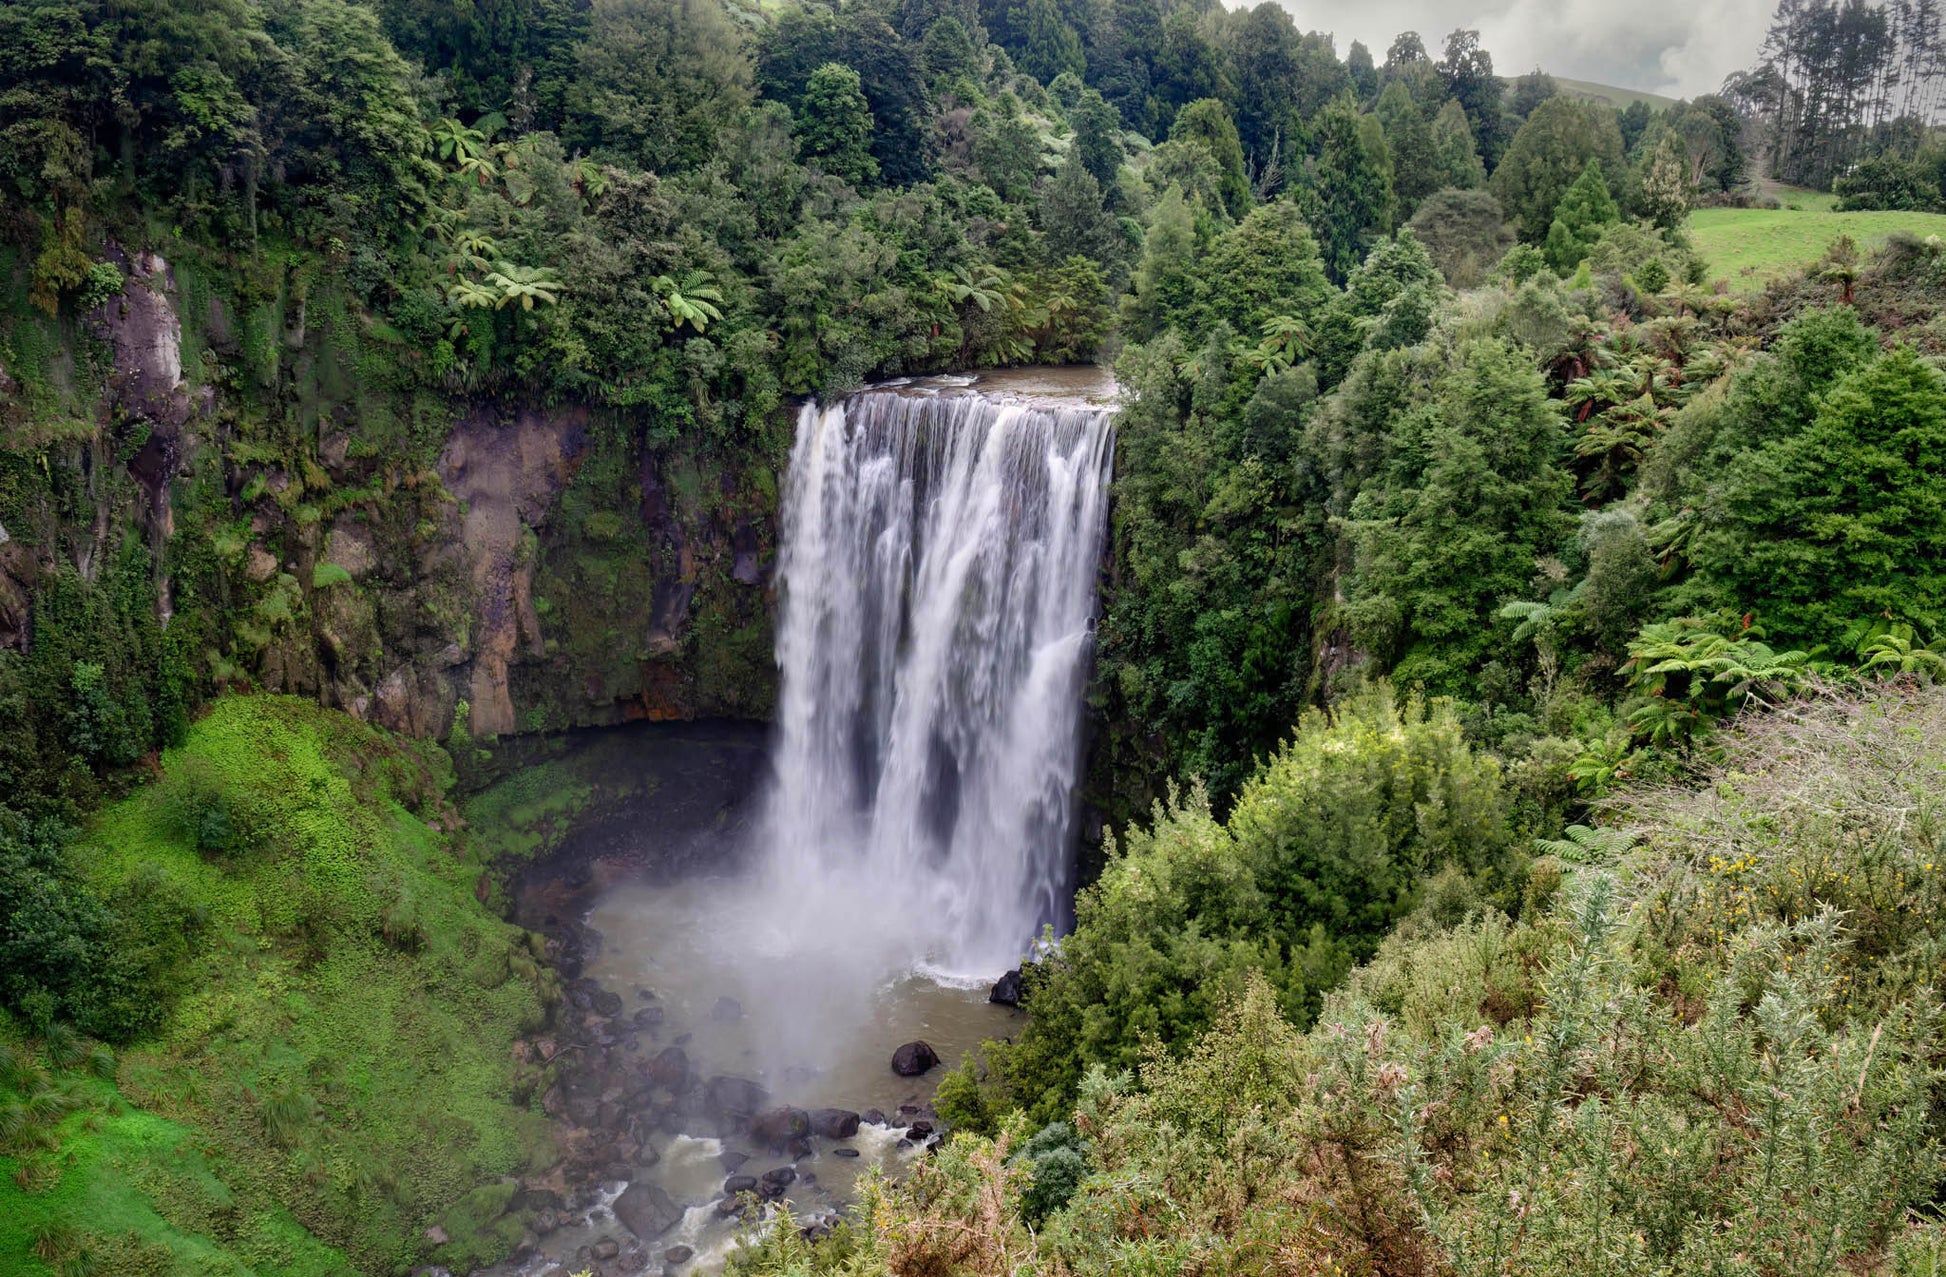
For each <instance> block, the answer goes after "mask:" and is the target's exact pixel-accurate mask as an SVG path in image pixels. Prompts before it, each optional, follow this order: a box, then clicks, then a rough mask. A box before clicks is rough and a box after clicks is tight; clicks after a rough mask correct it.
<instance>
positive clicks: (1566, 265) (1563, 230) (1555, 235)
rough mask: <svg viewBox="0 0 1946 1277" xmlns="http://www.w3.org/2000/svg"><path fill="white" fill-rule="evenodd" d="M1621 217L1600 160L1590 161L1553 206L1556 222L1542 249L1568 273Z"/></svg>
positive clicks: (1552, 263)
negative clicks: (1604, 231)
mask: <svg viewBox="0 0 1946 1277" xmlns="http://www.w3.org/2000/svg"><path fill="white" fill-rule="evenodd" d="M1620 220H1622V215H1621V211H1620V210H1619V209H1617V208H1616V207H1615V198H1614V196H1612V195H1610V194H1609V193H1608V183H1607V182H1605V181H1603V180H1602V176H1601V161H1600V160H1589V161H1588V167H1587V168H1585V169H1583V170H1581V176H1580V177H1578V178H1576V179H1575V182H1574V185H1573V186H1570V187H1569V188H1568V190H1567V193H1566V194H1565V195H1563V196H1562V197H1561V202H1560V203H1559V204H1557V205H1555V206H1554V221H1553V223H1552V224H1551V225H1550V226H1549V227H1548V230H1547V243H1546V244H1545V245H1544V246H1543V249H1542V251H1543V252H1545V253H1546V254H1547V264H1548V265H1550V266H1552V267H1553V268H1554V270H1555V271H1556V273H1558V274H1562V275H1565V274H1567V273H1568V272H1569V271H1571V270H1573V269H1574V268H1575V267H1577V266H1579V265H1581V263H1582V262H1583V261H1585V260H1587V257H1588V254H1589V253H1590V252H1592V251H1593V250H1594V247H1595V241H1597V240H1599V239H1600V238H1601V233H1602V231H1603V230H1604V229H1605V228H1607V227H1609V226H1613V225H1614V224H1615V223H1616V222H1619V221H1620Z"/></svg>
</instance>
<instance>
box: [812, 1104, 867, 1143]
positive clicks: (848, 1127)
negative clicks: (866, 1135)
mask: <svg viewBox="0 0 1946 1277" xmlns="http://www.w3.org/2000/svg"><path fill="white" fill-rule="evenodd" d="M811 1134H813V1135H821V1136H823V1137H824V1138H825V1139H828V1140H848V1139H850V1138H851V1137H852V1136H854V1135H856V1134H858V1114H856V1113H854V1112H852V1111H851V1110H850V1109H812V1110H811Z"/></svg>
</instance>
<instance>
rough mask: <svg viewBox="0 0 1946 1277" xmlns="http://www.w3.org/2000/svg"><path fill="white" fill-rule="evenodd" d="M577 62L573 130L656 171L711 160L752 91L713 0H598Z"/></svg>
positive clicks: (572, 137)
mask: <svg viewBox="0 0 1946 1277" xmlns="http://www.w3.org/2000/svg"><path fill="white" fill-rule="evenodd" d="M575 62H576V66H577V68H578V72H579V73H578V74H577V75H576V77H575V78H574V80H573V81H572V82H571V83H570V84H569V86H568V90H567V102H568V109H569V110H570V111H571V112H572V113H573V114H574V115H575V116H576V117H577V121H578V122H577V123H575V124H573V125H571V126H570V128H569V131H568V138H567V140H568V141H569V142H570V143H571V144H574V145H578V146H584V147H588V148H590V149H595V148H609V149H612V150H615V151H617V152H619V153H621V154H622V155H624V156H626V157H627V158H628V159H630V160H631V161H633V162H634V163H637V164H640V165H642V166H643V167H645V168H648V169H650V170H652V171H655V172H660V173H678V172H682V171H684V170H685V169H689V168H693V167H695V166H697V165H699V164H701V163H703V162H704V161H705V160H707V159H708V158H709V154H710V151H711V149H712V148H713V147H714V145H715V142H716V132H717V130H718V129H719V128H721V127H723V125H724V124H726V123H728V122H729V121H731V120H733V119H735V118H736V115H737V113H738V111H740V110H741V109H742V107H743V106H744V105H745V104H747V103H748V102H749V100H750V87H749V86H750V66H749V62H748V60H747V58H746V57H745V55H744V53H743V50H742V46H741V43H740V42H739V40H738V39H737V35H736V32H735V30H734V29H732V28H731V26H730V24H729V19H728V18H727V17H725V16H724V13H723V9H722V7H721V6H720V5H718V4H716V3H713V0H675V2H674V3H672V2H671V0H595V4H594V7H593V8H592V9H591V10H590V12H589V20H588V37H587V39H585V40H583V41H582V42H581V43H580V44H579V45H578V46H577V47H576V49H575ZM806 70H807V73H808V70H809V68H806Z"/></svg>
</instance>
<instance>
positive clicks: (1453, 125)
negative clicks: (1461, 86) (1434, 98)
mask: <svg viewBox="0 0 1946 1277" xmlns="http://www.w3.org/2000/svg"><path fill="white" fill-rule="evenodd" d="M1432 144H1433V149H1434V150H1435V151H1436V152H1438V155H1439V185H1440V188H1441V189H1444V188H1446V187H1453V188H1456V189H1458V190H1462V191H1471V190H1477V189H1479V188H1480V187H1482V186H1485V185H1486V180H1487V169H1486V165H1485V164H1483V163H1481V162H1480V148H1479V147H1478V146H1476V145H1475V144H1474V141H1473V126H1472V125H1471V124H1470V123H1468V121H1467V118H1466V111H1465V110H1464V109H1463V108H1462V107H1461V106H1460V104H1459V103H1457V102H1454V101H1451V100H1449V101H1447V103H1446V105H1444V106H1442V107H1440V108H1439V114H1438V115H1437V116H1435V117H1434V118H1433V122H1432Z"/></svg>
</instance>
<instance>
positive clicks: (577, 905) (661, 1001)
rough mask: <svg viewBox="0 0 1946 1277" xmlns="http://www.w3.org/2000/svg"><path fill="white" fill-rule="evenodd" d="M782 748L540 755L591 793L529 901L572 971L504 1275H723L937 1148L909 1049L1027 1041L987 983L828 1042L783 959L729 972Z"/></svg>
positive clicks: (550, 1039)
mask: <svg viewBox="0 0 1946 1277" xmlns="http://www.w3.org/2000/svg"><path fill="white" fill-rule="evenodd" d="M762 743H763V734H762V731H761V729H756V728H751V727H747V726H746V725H743V724H687V725H676V724H670V725H639V726H634V727H629V728H622V729H614V730H612V731H606V732H596V733H587V734H583V735H582V736H581V737H579V738H577V739H575V740H572V741H569V742H566V743H565V744H564V745H563V746H562V747H561V748H559V749H557V750H555V751H553V752H552V754H551V756H550V757H548V758H547V759H546V761H545V762H544V763H540V764H538V765H539V766H544V767H546V768H547V769H548V770H547V771H546V772H545V776H546V778H547V780H548V787H549V789H550V790H555V789H561V788H565V789H566V790H570V791H572V792H573V793H575V794H577V795H579V801H577V802H576V803H574V804H572V805H569V806H566V807H561V806H559V805H556V806H552V807H550V806H548V805H547V804H545V803H543V804H540V806H541V807H544V808H546V810H547V811H548V813H549V814H548V816H547V817H546V821H545V823H546V825H547V827H546V828H545V829H544V830H541V831H539V833H542V834H544V835H545V836H544V837H541V838H540V843H541V847H542V850H541V852H540V854H539V855H538V856H537V858H536V859H535V860H534V861H533V862H532V863H531V864H529V865H527V866H526V867H525V868H524V869H522V870H521V871H520V872H519V873H518V874H517V875H515V877H514V882H515V890H514V895H513V899H512V901H511V902H510V903H511V908H512V911H513V913H514V916H515V918H516V920H518V921H519V922H520V923H521V924H522V925H524V926H526V927H528V928H529V929H530V930H533V931H537V932H539V933H541V934H543V935H545V936H546V937H547V951H548V954H549V956H550V958H551V959H552V961H553V963H554V965H555V967H556V969H557V971H558V972H559V974H560V976H561V990H562V992H561V997H560V999H559V1001H558V1003H557V1004H556V1006H555V1008H554V1012H553V1015H552V1017H551V1019H550V1022H549V1024H548V1027H547V1028H546V1029H545V1030H544V1031H543V1032H540V1033H537V1034H535V1035H533V1036H532V1037H530V1038H528V1039H525V1040H523V1041H522V1042H521V1043H520V1045H519V1047H518V1050H519V1051H520V1052H521V1054H522V1055H523V1058H524V1061H525V1062H526V1063H528V1064H529V1065H531V1066H533V1067H535V1068H537V1069H539V1070H541V1071H542V1074H543V1076H544V1077H545V1078H546V1079H547V1082H546V1085H545V1086H544V1088H543V1089H542V1090H541V1091H540V1098H539V1103H540V1107H541V1109H542V1110H543V1111H544V1112H545V1113H546V1114H547V1116H548V1117H549V1118H550V1119H551V1120H552V1122H553V1123H554V1127H555V1131H556V1142H557V1146H558V1148H559V1149H560V1153H561V1156H560V1158H559V1160H558V1161H557V1162H556V1163H555V1164H554V1165H552V1166H551V1167H548V1168H547V1169H546V1170H545V1171H542V1172H539V1173H535V1174H531V1175H529V1176H527V1177H525V1178H523V1179H521V1180H520V1181H519V1183H518V1184H517V1186H515V1188H514V1191H513V1192H512V1193H511V1194H510V1195H508V1196H507V1197H506V1202H505V1212H504V1214H503V1216H502V1217H501V1219H500V1220H499V1222H498V1224H497V1227H498V1228H499V1229H500V1230H501V1231H502V1232H503V1233H504V1234H505V1235H507V1236H508V1237H509V1240H511V1241H513V1242H514V1253H513V1255H512V1256H511V1258H510V1259H509V1260H508V1261H506V1262H505V1263H503V1264H501V1265H498V1266H496V1267H495V1268H493V1269H491V1270H488V1272H489V1274H491V1277H542V1275H543V1274H548V1273H556V1272H559V1273H568V1272H580V1271H582V1270H587V1271H590V1272H592V1273H594V1274H596V1277H617V1275H619V1274H635V1273H642V1272H669V1273H685V1274H686V1273H690V1272H708V1271H713V1270H715V1269H716V1268H718V1267H720V1266H721V1264H722V1263H723V1261H724V1258H725V1256H726V1255H727V1253H728V1251H729V1250H730V1249H731V1248H732V1247H733V1246H734V1245H735V1244H736V1240H737V1238H738V1236H739V1235H740V1234H742V1233H743V1232H745V1231H747V1229H749V1228H750V1227H752V1226H754V1225H756V1224H757V1223H759V1222H760V1221H762V1220H763V1219H764V1218H765V1217H766V1216H767V1214H768V1213H769V1212H770V1211H771V1210H773V1209H774V1208H775V1207H776V1206H777V1205H778V1204H785V1203H787V1204H788V1205H789V1207H790V1209H791V1211H792V1214H793V1216H794V1218H796V1219H797V1220H798V1221H799V1223H800V1226H802V1227H804V1228H806V1229H807V1230H810V1231H812V1232H816V1231H819V1230H822V1229H826V1228H828V1227H830V1225H831V1224H832V1223H834V1222H835V1221H836V1219H837V1217H838V1213H839V1212H840V1211H841V1210H842V1209H843V1208H844V1207H845V1205H847V1204H848V1202H849V1201H850V1200H851V1197H852V1193H853V1189H854V1185H855V1183H856V1181H857V1180H858V1178H859V1177H860V1176H861V1175H862V1174H864V1173H867V1172H869V1171H873V1170H876V1171H880V1172H882V1173H884V1174H887V1175H890V1176H893V1177H896V1176H898V1175H899V1174H901V1173H902V1172H903V1170H904V1169H905V1168H906V1167H908V1166H909V1165H910V1164H911V1163H912V1161H913V1160H914V1159H916V1158H918V1157H922V1156H924V1155H925V1150H926V1149H927V1148H928V1147H929V1146H930V1145H931V1143H932V1142H933V1141H934V1140H935V1139H936V1138H937V1135H938V1130H937V1118H936V1116H935V1114H934V1113H933V1111H932V1107H931V1097H932V1091H933V1088H934V1086H935V1085H936V1084H937V1080H938V1078H939V1076H940V1074H942V1073H943V1072H944V1071H945V1070H944V1068H943V1067H940V1066H938V1065H934V1066H932V1067H927V1068H922V1069H919V1070H918V1071H917V1072H916V1074H914V1075H912V1076H902V1075H901V1073H900V1072H899V1071H896V1070H895V1066H894V1064H895V1059H894V1057H895V1056H897V1057H899V1063H901V1064H903V1065H905V1066H906V1067H907V1069H908V1070H910V1069H911V1068H913V1066H915V1065H922V1064H926V1063H928V1061H929V1060H930V1059H933V1058H937V1059H939V1060H942V1061H944V1062H945V1064H948V1065H950V1064H951V1063H954V1062H957V1060H958V1059H959V1058H960V1056H961V1054H963V1053H964V1052H965V1051H966V1050H969V1049H971V1048H973V1047H975V1046H977V1044H978V1042H979V1041H980V1040H982V1039H983V1038H986V1037H995V1036H1004V1035H1005V1034H1007V1033H1009V1032H1011V1031H1012V1026H1013V1024H1014V1022H1015V1020H1016V1019H1017V1017H1018V1012H1016V1011H1014V1010H1012V1009H1011V1008H1010V1007H1006V1006H1002V1005H999V1004H996V1003H992V1002H989V1001H988V996H989V995H988V988H987V986H986V985H984V984H981V985H979V986H978V987H970V982H962V983H961V984H959V985H957V986H956V985H954V984H949V983H941V982H939V981H938V980H935V979H930V978H927V977H924V976H919V975H914V976H912V977H911V978H909V979H906V980H902V981H897V982H894V983H892V984H890V985H888V986H887V987H885V988H883V989H881V990H879V992H878V994H877V996H876V997H875V998H874V999H873V1000H872V1003H871V1005H870V1006H867V1007H856V1008H852V1009H851V1011H852V1012H854V1013H852V1014H850V1015H849V1016H848V1018H847V1022H846V1023H845V1024H844V1025H842V1026H839V1027H841V1028H842V1032H840V1033H838V1034H835V1035H832V1036H829V1037H827V1038H824V1039H821V1040H820V1041H819V1042H817V1043H815V1044H812V1045H810V1046H806V1045H805V1044H804V1043H802V1042H796V1043H793V1042H791V1041H790V1039H789V1036H788V1035H781V1034H779V1033H778V1032H777V1031H776V1029H777V1026H776V1024H775V1023H773V1021H774V1019H775V1018H776V1017H775V1015H774V1014H771V1013H768V1012H767V1011H766V1007H768V1006H770V1005H772V1004H771V1003H770V1001H769V1000H768V999H767V997H766V993H765V988H764V985H765V984H766V980H765V978H764V972H765V970H766V967H765V964H764V963H763V962H761V961H759V962H754V963H753V962H748V961H741V960H738V961H725V960H724V955H726V954H731V953H739V952H743V951H747V950H749V949H751V948H753V947H755V948H759V949H760V948H761V945H762V943H763V937H761V936H756V935H748V934H740V933H738V931H737V930H736V927H737V912H736V901H737V891H738V885H739V884H738V879H737V877H736V871H737V868H738V866H739V864H740V857H741V852H742V848H743V845H744V842H745V840H746V835H747V832H748V826H749V817H750V812H751V808H752V805H753V803H754V801H755V797H756V795H757V793H758V792H759V790H760V784H761V772H762V767H761V752H760V751H761V748H762ZM520 781H521V778H520V777H519V776H518V775H517V776H515V777H513V778H512V780H511V781H509V782H506V783H508V784H513V785H518V784H519V783H520ZM529 788H533V786H529ZM486 797H491V795H490V794H489V795H487V796H486ZM536 809H537V808H536V807H535V805H534V804H533V803H531V802H530V803H528V804H527V805H526V806H525V807H522V808H519V809H517V810H519V811H527V812H528V813H529V815H530V816H531V812H532V811H533V810H536ZM472 810H473V811H474V812H475V813H476V818H477V815H478V814H481V813H485V812H488V811H493V812H497V813H499V814H498V815H496V816H495V817H494V818H495V819H499V820H516V821H517V820H518V819H519V817H518V815H517V814H511V815H510V814H509V813H512V812H516V809H515V808H514V807H511V806H509V805H508V804H505V803H501V804H498V805H496V804H494V803H491V802H488V803H484V804H482V803H475V804H474V805H473V808H472ZM530 823H531V822H530ZM478 832H479V833H480V835H481V836H492V834H493V832H494V831H491V830H486V829H481V830H479V831H478ZM526 832H529V833H534V832H536V831H534V830H527V831H526ZM995 974H996V975H997V974H998V973H995ZM840 1010H841V1011H842V1010H843V1009H842V1008H841V1009H840ZM921 1042H923V1044H924V1045H923V1048H922V1047H921V1046H920V1045H918V1044H919V1043H921ZM433 1277H436V1274H435V1275H433Z"/></svg>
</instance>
